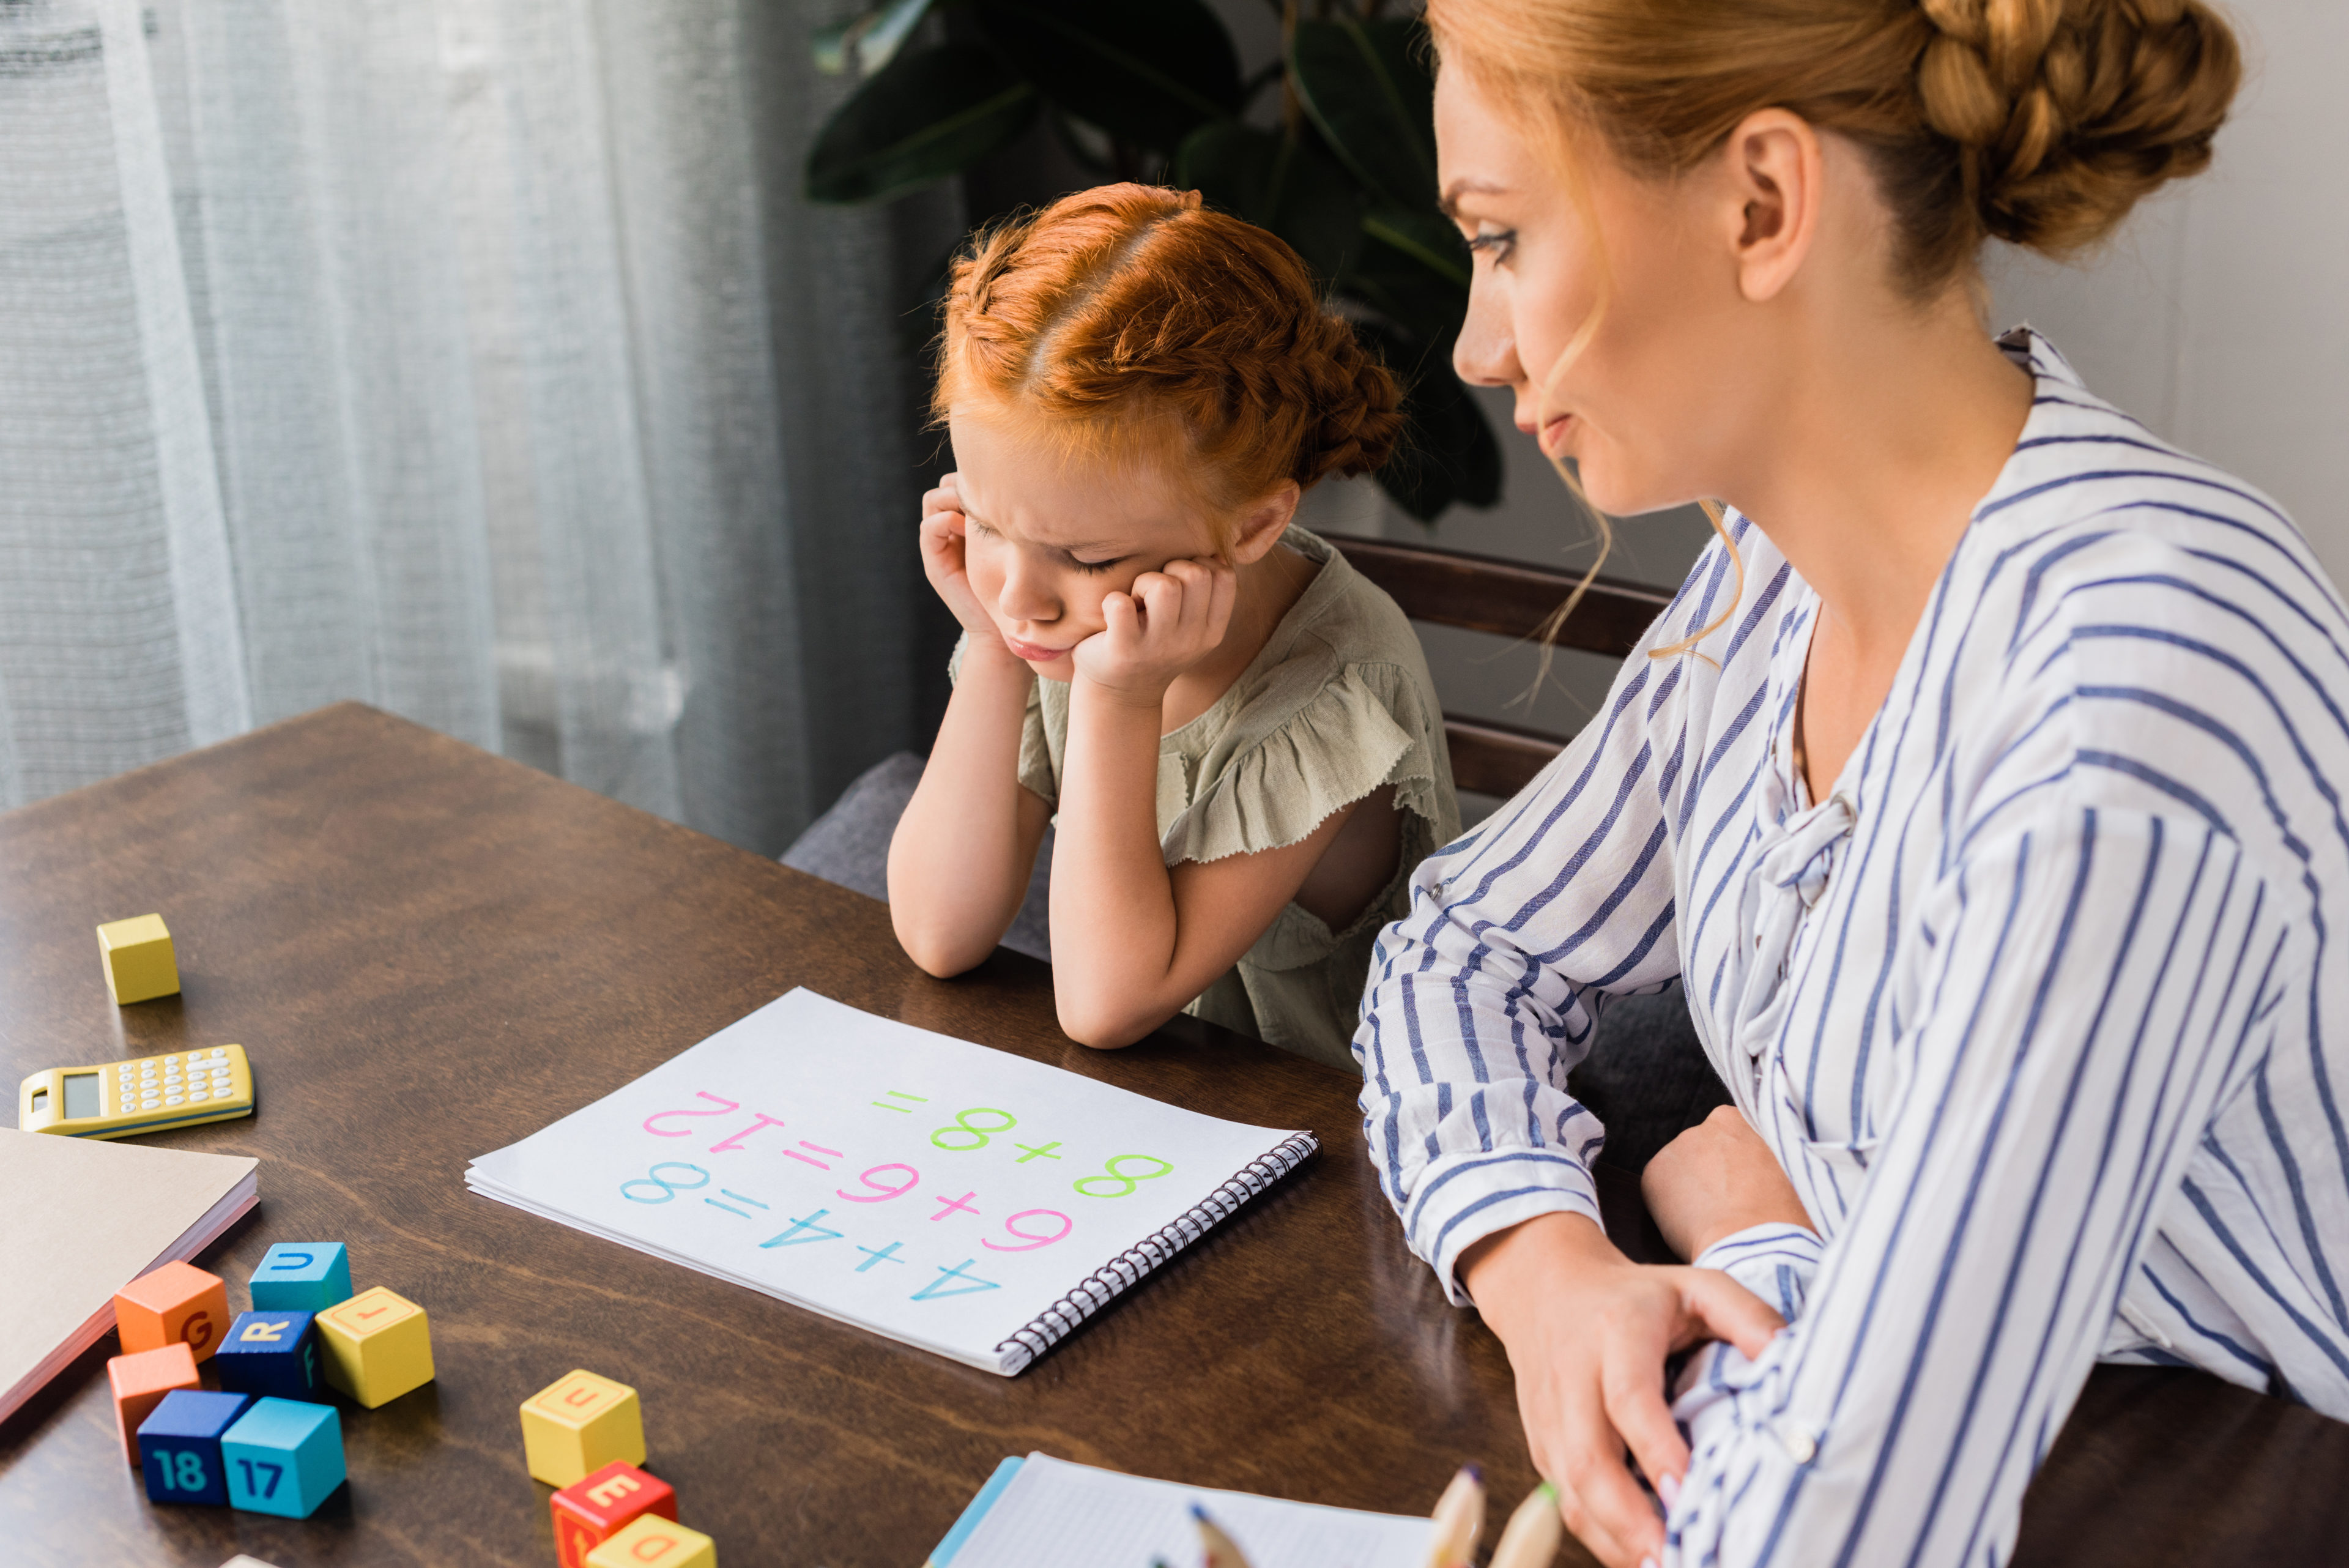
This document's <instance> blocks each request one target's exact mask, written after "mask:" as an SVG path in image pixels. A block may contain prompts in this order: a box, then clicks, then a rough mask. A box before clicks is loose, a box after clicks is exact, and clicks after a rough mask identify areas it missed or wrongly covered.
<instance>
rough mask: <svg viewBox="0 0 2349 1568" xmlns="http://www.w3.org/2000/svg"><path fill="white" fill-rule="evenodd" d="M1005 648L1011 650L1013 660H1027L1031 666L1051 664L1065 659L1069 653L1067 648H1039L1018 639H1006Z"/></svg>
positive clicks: (1004, 641)
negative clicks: (1055, 660)
mask: <svg viewBox="0 0 2349 1568" xmlns="http://www.w3.org/2000/svg"><path fill="white" fill-rule="evenodd" d="M1003 646H1004V647H1006V648H1008V649H1010V650H1011V657H1012V658H1014V659H1025V660H1027V661H1028V662H1029V663H1030V664H1050V663H1051V662H1052V661H1053V660H1054V659H1061V658H1063V657H1065V656H1066V655H1067V653H1068V651H1069V650H1068V649H1065V648H1039V647H1037V646H1036V645H1035V644H1034V643H1032V642H1022V641H1020V640H1019V639H1018V638H1016V637H1007V638H1005V639H1003Z"/></svg>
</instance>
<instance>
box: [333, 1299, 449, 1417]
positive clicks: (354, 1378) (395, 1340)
mask: <svg viewBox="0 0 2349 1568" xmlns="http://www.w3.org/2000/svg"><path fill="white" fill-rule="evenodd" d="M316 1323H317V1325H318V1348H319V1350H320V1351H321V1352H322V1353H323V1354H324V1360H325V1362H326V1381H327V1382H328V1383H329V1384H331V1385H333V1386H335V1387H336V1388H339V1389H341V1390H342V1391H343V1392H344V1393H346V1394H347V1395H349V1396H350V1397H352V1398H353V1399H355V1400H357V1402H358V1403H359V1404H361V1405H363V1406H365V1407H367V1408H368V1409H370V1410H372V1409H374V1408H375V1407H377V1406H378V1405H386V1404H389V1403H390V1402H391V1401H392V1400H394V1399H397V1398H398V1397H400V1396H401V1395H402V1394H405V1393H408V1392H409V1390H411V1389H416V1388H421V1387H423V1386H425V1385H426V1384H427V1383H429V1382H431V1381H432V1330H431V1325H430V1324H429V1323H428V1322H427V1320H426V1318H425V1316H424V1309H423V1308H422V1307H420V1306H418V1305H417V1304H416V1303H414V1302H412V1301H409V1299H408V1298H406V1297H405V1296H401V1295H398V1294H396V1293H393V1292H391V1291H388V1290H386V1289H385V1288H384V1287H383V1286H381V1285H378V1286H376V1287H375V1288H374V1289H373V1290H366V1291H361V1292H360V1293H358V1294H357V1295H355V1296H353V1297H352V1298H351V1299H350V1300H348V1301H347V1302H337V1303H335V1304H334V1305H333V1306H330V1307H328V1308H327V1309H326V1311H324V1312H322V1313H320V1314H317V1317H316Z"/></svg>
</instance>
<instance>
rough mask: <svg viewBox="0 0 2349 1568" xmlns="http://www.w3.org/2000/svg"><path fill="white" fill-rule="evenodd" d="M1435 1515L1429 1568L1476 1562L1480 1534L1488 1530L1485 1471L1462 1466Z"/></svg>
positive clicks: (1438, 1501) (1462, 1566)
mask: <svg viewBox="0 0 2349 1568" xmlns="http://www.w3.org/2000/svg"><path fill="white" fill-rule="evenodd" d="M1433 1518H1434V1521H1435V1531H1434V1533H1433V1534H1432V1535H1431V1536H1429V1538H1428V1542H1427V1544H1428V1552H1427V1568H1469V1565H1470V1564H1471V1563H1474V1562H1475V1552H1476V1537H1477V1536H1478V1535H1480V1534H1482V1533H1483V1532H1484V1530H1485V1472H1484V1471H1482V1470H1480V1469H1477V1468H1476V1467H1475V1465H1462V1466H1461V1467H1460V1473H1459V1474H1458V1475H1455V1476H1454V1477H1453V1478H1452V1484H1451V1485H1450V1486H1447V1487H1445V1488H1444V1495H1443V1496H1442V1497H1440V1498H1437V1499H1436V1500H1435V1513H1434V1515H1433Z"/></svg>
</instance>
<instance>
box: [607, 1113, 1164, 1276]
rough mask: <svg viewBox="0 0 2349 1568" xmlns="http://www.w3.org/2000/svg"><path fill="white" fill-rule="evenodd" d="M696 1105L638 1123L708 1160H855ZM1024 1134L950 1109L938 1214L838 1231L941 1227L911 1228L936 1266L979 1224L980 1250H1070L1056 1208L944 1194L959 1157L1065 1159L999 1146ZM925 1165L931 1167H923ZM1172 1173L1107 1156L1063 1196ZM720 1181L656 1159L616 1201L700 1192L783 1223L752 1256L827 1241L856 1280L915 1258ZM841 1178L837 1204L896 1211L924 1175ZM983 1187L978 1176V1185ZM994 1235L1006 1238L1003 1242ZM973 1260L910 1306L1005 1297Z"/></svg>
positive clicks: (679, 1162) (880, 1233) (826, 1164)
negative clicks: (1011, 1208)
mask: <svg viewBox="0 0 2349 1568" xmlns="http://www.w3.org/2000/svg"><path fill="white" fill-rule="evenodd" d="M694 1098H696V1099H698V1100H703V1101H707V1102H708V1104H707V1105H705V1106H684V1107H680V1108H678V1109H676V1110H667V1111H656V1112H655V1113H653V1114H652V1115H651V1116H647V1117H646V1118H645V1120H644V1130H645V1131H646V1132H647V1133H650V1134H651V1135H652V1136H653V1137H663V1138H699V1137H712V1140H713V1141H711V1143H710V1144H709V1147H707V1149H706V1150H704V1151H703V1153H704V1154H705V1155H706V1156H709V1157H714V1156H719V1155H726V1154H735V1153H740V1152H745V1151H752V1150H755V1151H757V1152H761V1153H764V1154H769V1155H777V1156H781V1158H784V1159H790V1160H797V1161H798V1162H799V1163H800V1164H802V1165H808V1166H813V1167H814V1168H816V1169H818V1170H821V1171H824V1172H827V1173H830V1172H833V1171H835V1170H837V1171H841V1172H843V1173H844V1172H845V1171H846V1170H847V1168H849V1167H850V1166H852V1165H854V1163H855V1161H854V1158H853V1157H852V1156H850V1155H849V1154H848V1153H847V1152H846V1151H845V1150H843V1149H837V1148H831V1147H826V1146H824V1145H823V1144H819V1143H815V1142H812V1141H811V1140H809V1139H806V1138H798V1139H792V1138H790V1137H788V1136H787V1135H786V1133H785V1132H784V1130H783V1129H784V1121H783V1118H782V1117H781V1116H769V1115H767V1114H766V1113H765V1112H763V1111H751V1112H750V1113H749V1115H750V1121H749V1122H748V1124H747V1125H740V1126H737V1125H736V1124H735V1123H734V1121H733V1120H732V1119H731V1118H733V1117H736V1116H740V1115H741V1114H742V1104H741V1102H740V1101H739V1100H730V1099H727V1098H726V1097H725V1096H722V1095H713V1094H711V1093H709V1091H708V1090H706V1089H697V1090H695V1091H694ZM872 1104H873V1105H874V1106H875V1107H877V1108H879V1109H881V1110H885V1111H892V1112H895V1113H897V1114H899V1115H902V1116H923V1115H925V1114H927V1115H933V1116H936V1115H943V1114H944V1113H942V1112H930V1113H925V1112H923V1111H922V1110H920V1109H919V1108H918V1107H921V1106H927V1105H928V1104H929V1099H928V1096H924V1095H916V1094H910V1093H908V1092H906V1091H905V1090H903V1089H891V1090H889V1091H888V1092H887V1094H886V1096H885V1098H882V1099H878V1100H874V1101H873V1102H872ZM717 1118H727V1119H723V1120H720V1119H717ZM982 1118H986V1119H982ZM1018 1126H1019V1117H1017V1116H1013V1115H1012V1114H1011V1113H1010V1112H1009V1111H1007V1110H1002V1109H999V1108H998V1107H996V1106H971V1107H969V1108H968V1109H966V1110H960V1111H957V1112H955V1113H954V1119H953V1120H951V1121H949V1122H947V1124H946V1125H945V1126H943V1127H937V1128H936V1129H935V1130H934V1131H932V1132H931V1134H930V1137H929V1142H930V1145H931V1147H934V1148H936V1149H938V1150H939V1151H940V1153H941V1154H942V1155H943V1156H946V1157H947V1158H946V1159H945V1160H943V1161H942V1162H941V1163H943V1164H944V1165H945V1166H946V1168H947V1169H948V1170H950V1171H958V1172H959V1174H957V1175H956V1176H955V1177H954V1178H952V1179H948V1180H947V1181H945V1182H943V1183H941V1184H940V1185H939V1186H938V1187H937V1189H936V1190H935V1191H933V1192H931V1193H929V1194H928V1195H927V1198H926V1200H927V1201H928V1202H930V1203H933V1204H935V1205H936V1212H935V1213H932V1214H927V1215H924V1214H921V1213H920V1211H919V1210H920V1203H919V1201H916V1203H915V1204H912V1205H909V1206H908V1207H907V1208H906V1209H903V1210H899V1209H890V1210H876V1209H871V1208H866V1209H858V1210H842V1211H841V1214H840V1217H839V1220H837V1223H839V1224H841V1225H843V1226H847V1225H849V1224H850V1222H851V1219H852V1217H854V1216H859V1215H863V1216H869V1222H859V1223H857V1224H856V1225H855V1226H854V1229H855V1231H856V1233H857V1234H858V1235H863V1236H864V1237H865V1238H866V1239H867V1240H871V1241H882V1240H884V1239H885V1236H886V1233H887V1232H889V1231H894V1230H895V1229H897V1227H899V1226H918V1225H921V1224H924V1223H927V1224H933V1225H936V1224H944V1225H947V1227H948V1230H947V1231H946V1232H939V1233H933V1232H928V1231H920V1230H916V1231H913V1234H915V1235H916V1236H919V1237H921V1238H923V1241H925V1242H926V1243H927V1244H926V1245H925V1246H923V1247H922V1248H921V1251H923V1253H924V1254H925V1255H929V1254H935V1255H936V1256H939V1257H952V1256H953V1255H954V1254H955V1253H956V1252H957V1251H968V1231H969V1230H970V1229H971V1228H972V1227H974V1226H976V1227H977V1228H978V1229H979V1230H980V1231H982V1232H983V1234H981V1235H980V1237H979V1239H978V1245H979V1247H980V1248H981V1249H982V1250H983V1251H992V1252H1032V1251H1037V1250H1038V1249H1039V1248H1043V1247H1049V1246H1051V1245H1052V1244H1053V1243H1054V1242H1056V1241H1066V1240H1067V1239H1068V1238H1069V1237H1070V1236H1071V1234H1073V1233H1074V1232H1075V1231H1076V1228H1077V1222H1076V1220H1075V1219H1074V1218H1072V1217H1071V1216H1070V1215H1068V1214H1065V1213H1063V1212H1061V1210H1057V1209H1022V1210H1019V1211H1017V1212H1015V1213H1010V1214H1003V1215H997V1214H996V1213H994V1212H993V1211H992V1210H989V1209H983V1208H981V1207H980V1206H979V1205H980V1202H981V1199H980V1194H979V1191H978V1189H977V1188H973V1189H971V1190H969V1191H967V1192H965V1193H963V1194H962V1195H961V1196H960V1197H958V1198H957V1197H949V1196H947V1195H946V1194H947V1189H951V1188H952V1187H954V1186H956V1185H958V1184H959V1182H960V1181H961V1180H963V1179H967V1177H968V1169H969V1168H968V1167H967V1166H963V1165H962V1164H961V1162H960V1161H959V1159H958V1158H955V1157H959V1156H964V1155H973V1154H978V1153H979V1152H980V1151H982V1150H987V1149H993V1150H994V1151H995V1153H996V1156H997V1158H1000V1157H1001V1156H1003V1155H1005V1154H1009V1152H1010V1151H1011V1150H1013V1149H1017V1150H1018V1151H1019V1153H1018V1155H1017V1157H1016V1158H1012V1160H1011V1161H1010V1163H1011V1164H1013V1165H1027V1164H1030V1162H1032V1161H1035V1160H1052V1161H1059V1160H1060V1159H1061V1158H1062V1157H1061V1147H1062V1146H1061V1144H1060V1143H1059V1142H1058V1141H1054V1142H1051V1143H1046V1144H1027V1143H1019V1142H1011V1143H1009V1144H999V1143H998V1142H997V1141H996V1140H997V1139H999V1138H1000V1137H1002V1136H1003V1135H1004V1134H1006V1133H1009V1132H1010V1131H1011V1130H1012V1129H1013V1128H1015V1127H1018ZM761 1135H768V1136H764V1137H761ZM754 1138H755V1139H757V1140H758V1141H757V1142H756V1143H755V1144H754V1143H753V1142H752V1140H753V1139H754ZM713 1163H714V1161H713ZM925 1163H926V1164H927V1163H929V1162H928V1161H927V1160H925ZM932 1168H933V1170H934V1171H935V1170H936V1168H937V1167H936V1166H933V1167H932ZM1173 1170H1174V1166H1173V1165H1172V1164H1171V1163H1169V1162H1168V1161H1166V1160H1164V1159H1161V1158H1158V1157H1157V1156H1156V1155H1150V1154H1119V1155H1112V1156H1111V1157H1109V1158H1107V1159H1105V1160H1104V1161H1102V1168H1101V1169H1099V1170H1097V1171H1094V1172H1092V1173H1091V1174H1089V1175H1085V1176H1080V1177H1077V1178H1076V1179H1073V1180H1071V1182H1070V1183H1069V1189H1070V1190H1071V1192H1073V1193H1074V1194H1076V1195H1077V1196H1078V1197H1080V1198H1086V1199H1099V1200H1102V1201H1108V1200H1113V1199H1119V1198H1126V1197H1131V1196H1132V1195H1133V1192H1134V1190H1135V1189H1137V1188H1138V1187H1140V1186H1141V1184H1142V1183H1143V1182H1145V1181H1154V1180H1156V1179H1158V1178H1160V1177H1162V1176H1165V1175H1167V1174H1169V1173H1170V1172H1172V1171H1173ZM762 1174H770V1175H771V1174H772V1173H771V1172H768V1173H762ZM717 1179H718V1176H717V1174H716V1173H715V1172H713V1171H712V1170H710V1169H709V1168H708V1167H706V1166H702V1165H698V1164H695V1163H694V1162H693V1161H691V1160H686V1159H663V1160H657V1161H655V1162H654V1163H653V1165H652V1166H651V1168H649V1169H647V1171H646V1172H645V1174H644V1175H642V1176H636V1177H631V1178H629V1179H627V1180H626V1181H623V1182H621V1183H620V1196H621V1197H622V1198H625V1199H627V1200H628V1201H629V1202H631V1203H643V1204H663V1203H672V1202H675V1201H676V1200H677V1199H678V1198H679V1197H680V1196H684V1195H687V1194H698V1195H699V1196H700V1199H701V1201H702V1202H703V1203H705V1204H707V1205H708V1206H709V1207H710V1208H712V1209H718V1210H723V1211H725V1212H726V1213H728V1214H731V1215H734V1216H736V1217H737V1218H740V1219H742V1220H752V1221H757V1220H761V1219H762V1218H765V1219H771V1220H773V1221H774V1222H778V1223H781V1224H783V1225H784V1226H785V1229H783V1230H781V1231H777V1232H776V1233H775V1234H774V1235H772V1236H770V1237H768V1238H767V1239H766V1240H765V1241H760V1242H757V1243H755V1245H756V1246H757V1248H758V1250H760V1251H773V1250H775V1249H777V1248H781V1247H802V1246H812V1245H820V1244H821V1243H823V1242H826V1241H847V1242H848V1244H849V1246H850V1248H852V1249H853V1252H843V1253H841V1254H840V1257H841V1259H842V1261H843V1262H846V1260H847V1259H848V1258H849V1257H850V1256H853V1255H854V1254H857V1253H861V1254H863V1261H862V1262H857V1263H855V1264H854V1265H853V1271H854V1272H856V1273H860V1274H862V1273H868V1272H871V1271H873V1270H874V1269H875V1268H879V1267H881V1266H882V1265H884V1264H894V1265H895V1266H897V1267H900V1268H903V1267H908V1266H911V1265H912V1263H913V1259H911V1258H908V1257H903V1256H900V1255H899V1254H900V1253H901V1252H902V1251H905V1239H904V1237H903V1236H902V1235H897V1236H886V1240H887V1244H886V1245H885V1246H880V1247H868V1246H865V1245H864V1242H863V1241H857V1240H855V1239H854V1238H853V1237H852V1236H851V1235H850V1232H849V1231H848V1230H845V1229H842V1230H835V1229H833V1227H832V1226H830V1225H827V1224H825V1223H824V1221H825V1220H831V1219H833V1210H832V1209H831V1208H830V1207H829V1206H828V1205H827V1206H825V1207H821V1208H817V1209H815V1210H814V1211H813V1212H812V1213H810V1214H808V1215H807V1216H805V1217H804V1218H801V1217H798V1216H794V1215H791V1214H787V1213H778V1212H777V1210H776V1209H775V1206H774V1205H773V1204H771V1203H770V1202H768V1201H767V1200H766V1199H762V1198H758V1197H753V1196H751V1195H750V1194H749V1193H746V1192H738V1191H736V1190H734V1189H732V1188H730V1187H724V1186H719V1187H717V1188H716V1189H715V1190H714V1193H713V1192H711V1191H708V1190H705V1189H710V1188H711V1186H712V1184H713V1183H714V1182H716V1181H717ZM727 1179H728V1180H729V1181H737V1180H740V1181H741V1183H742V1185H743V1186H746V1187H748V1186H754V1185H757V1184H758V1183H757V1180H756V1179H751V1180H743V1179H741V1178H740V1177H738V1176H736V1175H734V1174H732V1173H731V1172H729V1173H728V1175H727ZM840 1179H841V1181H842V1182H843V1185H842V1186H839V1187H835V1188H833V1189H832V1196H833V1198H834V1199H838V1200H839V1201H841V1202H843V1203H854V1204H860V1205H877V1204H885V1203H894V1202H895V1201H896V1200H897V1199H902V1198H906V1197H909V1196H910V1195H912V1194H913V1192H914V1191H915V1189H917V1188H919V1187H921V1186H922V1183H923V1173H922V1171H921V1170H920V1169H918V1168H916V1167H914V1166H911V1165H908V1164H906V1163H905V1162H904V1161H902V1160H889V1161H885V1163H883V1164H880V1165H875V1166H871V1167H868V1168H865V1169H864V1170H861V1171H858V1172H857V1173H856V1174H855V1175H854V1176H853V1177H851V1176H847V1175H845V1174H843V1175H842V1176H841V1178H840ZM981 1179H984V1178H983V1177H982V1178H981ZM799 1206H800V1205H799V1204H797V1203H793V1204H792V1205H790V1207H799ZM760 1228H761V1229H764V1228H765V1227H763V1226H761V1227H760ZM934 1235H935V1236H936V1240H938V1241H946V1242H947V1245H946V1246H944V1247H939V1246H937V1245H936V1241H933V1240H932V1238H933V1236H934ZM998 1235H1000V1236H1002V1237H1003V1238H1005V1239H1004V1240H998V1239H997V1237H998ZM978 1262H979V1255H978V1253H977V1252H973V1253H971V1255H970V1256H969V1257H967V1258H965V1259H963V1260H962V1261H961V1262H958V1263H954V1264H951V1265H948V1264H945V1263H936V1262H929V1263H926V1264H925V1265H924V1266H926V1267H928V1268H931V1269H934V1270H936V1273H937V1277H936V1279H933V1280H931V1281H929V1282H927V1283H926V1284H923V1285H922V1286H920V1288H918V1289H916V1291H915V1292H914V1293H913V1294H912V1295H910V1296H908V1297H907V1298H906V1299H907V1300H909V1301H917V1302H926V1301H936V1300H939V1299H941V1298H944V1297H947V1296H967V1295H973V1294H976V1293H978V1292H981V1291H993V1290H1000V1289H1002V1285H1001V1283H1000V1282H998V1281H994V1280H987V1279H981V1278H980V1277H979V1276H978V1275H977V1274H974V1273H972V1272H970V1271H971V1270H972V1269H973V1268H975V1267H977V1266H978Z"/></svg>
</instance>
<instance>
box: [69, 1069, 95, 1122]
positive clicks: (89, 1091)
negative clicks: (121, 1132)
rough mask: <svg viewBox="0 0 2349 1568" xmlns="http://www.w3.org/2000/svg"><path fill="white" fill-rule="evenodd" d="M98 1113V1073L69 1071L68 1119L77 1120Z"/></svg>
mask: <svg viewBox="0 0 2349 1568" xmlns="http://www.w3.org/2000/svg"><path fill="white" fill-rule="evenodd" d="M96 1115H98V1075H97V1074H95V1073H67V1075H66V1120H67V1121H77V1120H79V1119H80V1118H81V1117H83V1116H96Z"/></svg>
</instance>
